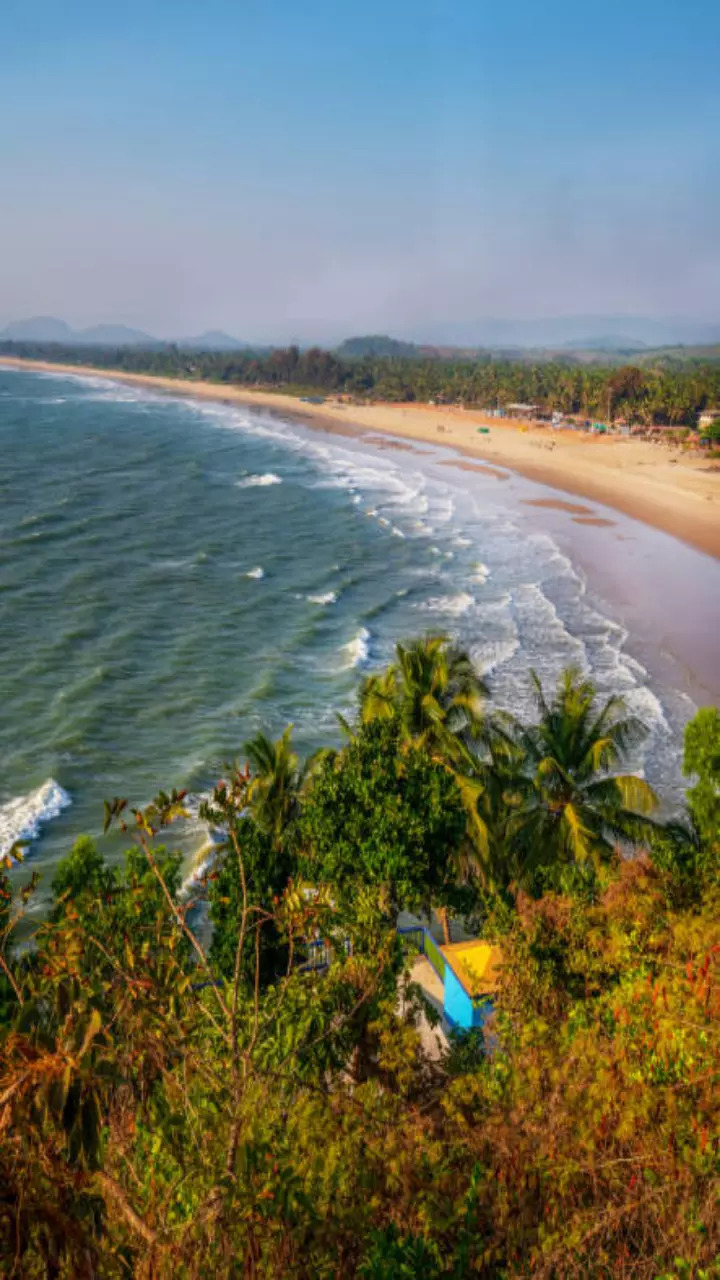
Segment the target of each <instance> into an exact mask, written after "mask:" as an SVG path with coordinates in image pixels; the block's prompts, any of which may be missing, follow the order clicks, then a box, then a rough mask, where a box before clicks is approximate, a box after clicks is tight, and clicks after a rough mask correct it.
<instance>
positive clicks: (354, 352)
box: [335, 333, 425, 360]
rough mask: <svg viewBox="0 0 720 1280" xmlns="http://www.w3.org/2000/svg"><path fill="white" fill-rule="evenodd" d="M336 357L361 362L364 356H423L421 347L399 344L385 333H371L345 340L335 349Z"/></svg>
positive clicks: (411, 343)
mask: <svg viewBox="0 0 720 1280" xmlns="http://www.w3.org/2000/svg"><path fill="white" fill-rule="evenodd" d="M335 354H336V355H338V356H341V357H342V358H343V359H344V360H362V359H364V357H365V356H372V357H374V358H376V359H377V358H378V357H380V358H383V357H387V356H396V357H397V358H398V359H400V358H402V359H405V360H407V359H414V358H417V357H420V356H422V355H424V354H425V353H424V351H423V349H422V347H419V346H416V345H415V343H414V342H400V341H399V340H398V339H397V338H389V337H388V335H387V334H386V333H371V334H366V335H365V336H363V337H360V338H346V339H345V341H344V342H341V344H340V346H339V347H337V349H336V352H335Z"/></svg>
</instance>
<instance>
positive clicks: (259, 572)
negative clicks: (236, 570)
mask: <svg viewBox="0 0 720 1280" xmlns="http://www.w3.org/2000/svg"><path fill="white" fill-rule="evenodd" d="M245 577H246V578H264V577H265V570H264V569H263V568H262V566H261V565H258V567H257V569H250V570H248V572H247V573H246V574H245Z"/></svg>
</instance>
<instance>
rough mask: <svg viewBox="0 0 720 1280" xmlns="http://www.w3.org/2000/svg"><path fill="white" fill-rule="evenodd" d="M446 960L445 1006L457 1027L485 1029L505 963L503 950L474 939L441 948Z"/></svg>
mask: <svg viewBox="0 0 720 1280" xmlns="http://www.w3.org/2000/svg"><path fill="white" fill-rule="evenodd" d="M440 951H441V952H442V955H443V958H444V960H445V982H444V1000H443V1007H444V1013H445V1018H446V1021H447V1022H448V1023H449V1024H450V1026H451V1027H453V1028H458V1029H459V1030H463V1031H469V1030H470V1029H471V1028H473V1027H482V1026H483V1025H484V1023H485V1021H486V1019H487V1018H488V1017H489V1015H490V1014H491V1013H492V997H493V995H494V993H495V990H496V987H497V980H498V973H499V970H500V967H501V964H502V953H501V951H500V948H499V947H497V946H494V945H493V943H490V942H483V940H482V939H481V938H474V939H473V940H472V941H471V942H451V943H447V944H446V945H445V946H443V947H440Z"/></svg>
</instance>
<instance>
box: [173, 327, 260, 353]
mask: <svg viewBox="0 0 720 1280" xmlns="http://www.w3.org/2000/svg"><path fill="white" fill-rule="evenodd" d="M177 345H178V346H179V347H183V348H184V349H186V350H188V351H246V350H247V348H248V346H249V343H247V342H241V341H240V339H239V338H233V336H232V334H230V333H224V332H223V330H222V329H208V331H207V332H206V333H201V334H200V336H199V337H197V338H179V339H178V344H177Z"/></svg>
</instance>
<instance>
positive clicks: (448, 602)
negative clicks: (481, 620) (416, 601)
mask: <svg viewBox="0 0 720 1280" xmlns="http://www.w3.org/2000/svg"><path fill="white" fill-rule="evenodd" d="M474 604H475V597H474V596H471V595H470V593H469V591H459V592H458V593H457V595H454V596H431V597H430V599H429V600H426V601H425V603H424V604H421V605H420V606H419V607H420V608H421V609H426V610H427V611H428V613H447V614H449V615H450V616H451V617H453V618H459V617H462V615H463V614H464V613H467V611H468V609H472V607H473V605H474Z"/></svg>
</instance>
